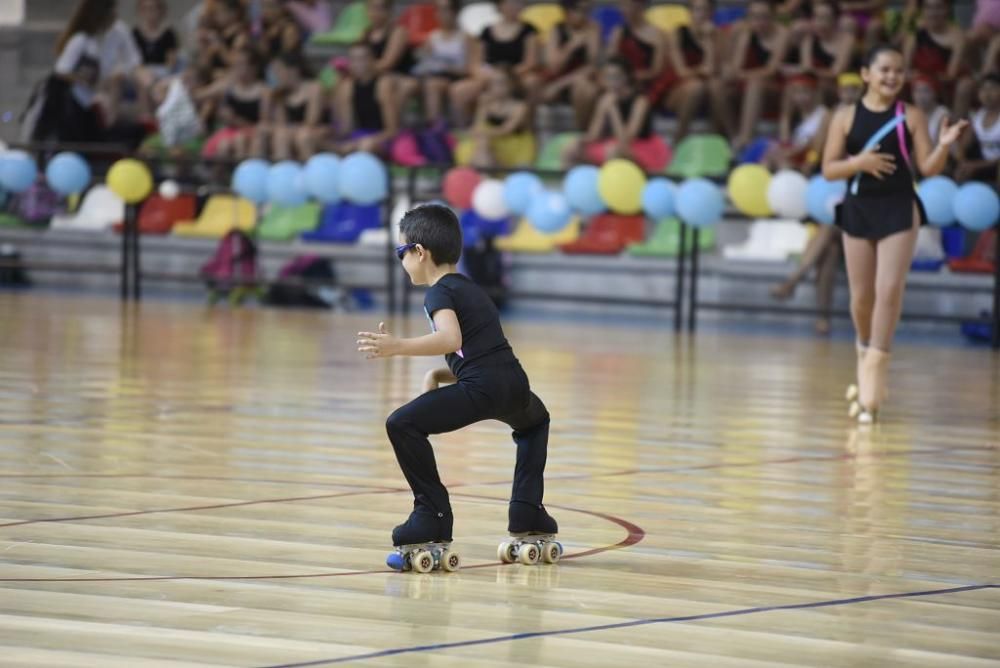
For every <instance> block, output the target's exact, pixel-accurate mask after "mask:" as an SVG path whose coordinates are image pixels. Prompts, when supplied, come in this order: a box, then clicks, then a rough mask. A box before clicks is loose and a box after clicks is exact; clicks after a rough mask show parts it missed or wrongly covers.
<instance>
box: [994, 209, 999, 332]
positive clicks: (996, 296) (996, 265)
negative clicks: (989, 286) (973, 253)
mask: <svg viewBox="0 0 1000 668" xmlns="http://www.w3.org/2000/svg"><path fill="white" fill-rule="evenodd" d="M996 233H997V238H996V249H995V250H996V252H995V253H994V254H993V264H994V267H993V350H1000V228H997V230H996Z"/></svg>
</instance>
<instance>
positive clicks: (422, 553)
mask: <svg viewBox="0 0 1000 668" xmlns="http://www.w3.org/2000/svg"><path fill="white" fill-rule="evenodd" d="M385 565H386V566H388V567H389V568H391V569H393V570H397V571H402V572H406V571H414V572H416V573H430V572H431V571H434V570H440V571H447V572H449V573H450V572H454V571H457V570H458V569H459V568H461V567H462V558H461V557H460V556H459V554H458V553H457V552H453V551H452V550H451V543H450V542H448V543H444V542H442V543H417V544H414V545H400V546H398V547H397V548H396V551H395V552H390V553H389V556H387V557H386V558H385Z"/></svg>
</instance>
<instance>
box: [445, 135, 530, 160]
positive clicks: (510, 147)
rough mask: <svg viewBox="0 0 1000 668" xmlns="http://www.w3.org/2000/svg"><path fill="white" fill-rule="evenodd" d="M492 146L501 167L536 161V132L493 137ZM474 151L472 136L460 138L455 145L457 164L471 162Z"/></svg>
mask: <svg viewBox="0 0 1000 668" xmlns="http://www.w3.org/2000/svg"><path fill="white" fill-rule="evenodd" d="M490 148H491V149H492V151H493V155H494V157H495V158H496V161H497V164H498V165H499V166H500V167H508V168H513V167H530V166H531V164H532V163H533V162H534V161H535V153H536V149H537V145H536V143H535V133H533V132H519V133H517V134H513V135H507V136H506V137H498V138H496V139H491V140H490ZM474 152H475V142H474V140H473V139H472V138H471V137H461V138H459V140H458V143H457V144H456V145H455V164H457V165H468V164H470V163H471V162H472V156H473V154H474Z"/></svg>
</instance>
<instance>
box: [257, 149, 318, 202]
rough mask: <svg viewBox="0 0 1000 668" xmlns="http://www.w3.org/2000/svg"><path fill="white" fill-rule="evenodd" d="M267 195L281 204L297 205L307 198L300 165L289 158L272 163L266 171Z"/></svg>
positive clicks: (307, 194)
mask: <svg viewBox="0 0 1000 668" xmlns="http://www.w3.org/2000/svg"><path fill="white" fill-rule="evenodd" d="M267 196H268V198H269V199H270V200H271V202H273V203H275V204H280V205H282V206H299V205H301V204H305V202H306V200H307V199H308V198H309V193H307V192H306V184H305V179H304V178H303V171H302V166H301V165H300V164H299V163H297V162H292V161H291V160H284V161H282V162H279V163H278V164H276V165H272V166H271V169H269V170H268V171H267Z"/></svg>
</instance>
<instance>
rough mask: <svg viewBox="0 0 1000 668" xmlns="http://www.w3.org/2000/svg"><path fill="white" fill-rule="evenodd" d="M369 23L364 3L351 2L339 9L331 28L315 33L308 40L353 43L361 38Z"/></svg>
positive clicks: (323, 42)
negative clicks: (335, 21)
mask: <svg viewBox="0 0 1000 668" xmlns="http://www.w3.org/2000/svg"><path fill="white" fill-rule="evenodd" d="M369 25H370V24H369V22H368V10H367V9H365V3H363V2H352V3H351V4H349V5H347V6H346V7H344V8H343V9H342V10H340V14H338V15H337V23H336V24H335V25H334V26H333V28H332V29H331V30H329V31H328V32H324V33H316V34H315V35H313V36H312V38H311V39H310V41H311V42H312V43H313V44H354V43H355V42H358V41H360V40H361V38H362V36H364V34H365V31H366V30H368V26H369Z"/></svg>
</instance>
